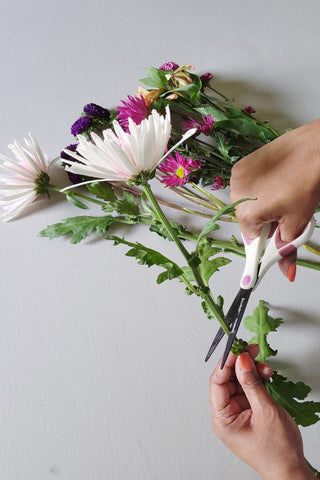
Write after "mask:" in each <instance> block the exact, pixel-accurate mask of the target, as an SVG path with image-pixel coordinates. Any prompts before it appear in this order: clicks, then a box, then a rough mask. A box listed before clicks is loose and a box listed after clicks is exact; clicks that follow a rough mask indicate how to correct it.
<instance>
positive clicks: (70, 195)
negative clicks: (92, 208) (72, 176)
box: [66, 192, 89, 210]
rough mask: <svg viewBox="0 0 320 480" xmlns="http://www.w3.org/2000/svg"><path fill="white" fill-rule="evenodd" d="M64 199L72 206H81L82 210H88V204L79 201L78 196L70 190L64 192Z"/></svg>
mask: <svg viewBox="0 0 320 480" xmlns="http://www.w3.org/2000/svg"><path fill="white" fill-rule="evenodd" d="M66 199H67V200H68V202H69V203H71V205H73V206H74V207H77V208H82V210H88V208H89V207H88V205H86V204H85V203H83V202H81V201H80V200H79V199H78V198H76V197H75V196H74V194H73V193H72V192H70V193H67V194H66Z"/></svg>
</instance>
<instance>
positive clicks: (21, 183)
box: [0, 133, 52, 221]
mask: <svg viewBox="0 0 320 480" xmlns="http://www.w3.org/2000/svg"><path fill="white" fill-rule="evenodd" d="M25 143H26V147H24V146H22V145H20V144H19V143H18V142H16V141H15V142H14V143H12V144H10V145H9V149H10V150H11V151H12V153H13V154H14V156H15V157H16V158H15V159H14V160H12V159H11V158H9V157H6V156H4V155H0V158H1V159H2V160H3V163H2V165H1V166H0V168H1V170H2V172H4V175H3V176H1V184H0V204H1V205H2V206H3V209H4V213H3V215H2V216H3V217H4V221H8V220H11V219H12V218H14V217H16V216H17V215H19V214H20V213H21V212H22V211H23V210H25V208H26V207H27V206H28V205H30V203H32V202H33V201H34V200H35V199H36V198H37V197H38V196H39V195H41V194H45V193H47V192H48V186H49V182H50V177H49V175H48V172H49V170H50V166H51V163H52V162H48V159H47V157H46V155H44V154H43V153H42V152H41V149H40V147H39V144H38V142H37V140H36V139H35V137H34V136H33V135H31V133H29V139H25Z"/></svg>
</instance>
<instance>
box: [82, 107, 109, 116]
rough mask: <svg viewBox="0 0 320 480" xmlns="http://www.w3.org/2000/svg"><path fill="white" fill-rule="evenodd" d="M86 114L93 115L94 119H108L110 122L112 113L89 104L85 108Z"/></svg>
mask: <svg viewBox="0 0 320 480" xmlns="http://www.w3.org/2000/svg"><path fill="white" fill-rule="evenodd" d="M83 111H84V113H86V114H87V115H91V116H92V117H99V118H106V119H107V120H109V118H110V112H109V110H107V109H106V108H103V107H100V105H97V104H95V103H88V104H87V105H85V106H84V107H83Z"/></svg>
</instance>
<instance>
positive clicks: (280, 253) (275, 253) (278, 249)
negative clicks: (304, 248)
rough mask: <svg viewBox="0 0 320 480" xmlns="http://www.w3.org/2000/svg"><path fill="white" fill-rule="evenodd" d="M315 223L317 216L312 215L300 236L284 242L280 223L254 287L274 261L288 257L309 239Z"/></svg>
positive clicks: (263, 259)
mask: <svg viewBox="0 0 320 480" xmlns="http://www.w3.org/2000/svg"><path fill="white" fill-rule="evenodd" d="M315 224H316V221H315V218H314V217H312V218H311V220H310V222H309V223H308V224H307V226H306V227H305V229H304V230H303V232H302V233H301V235H299V237H297V238H295V239H294V240H292V242H284V241H283V240H282V239H281V236H280V226H279V225H278V226H277V228H276V230H275V232H274V234H273V235H272V237H271V239H270V241H269V243H268V246H267V248H266V250H265V252H264V255H263V257H262V260H261V262H260V268H259V272H258V278H257V281H256V284H255V285H254V288H255V287H256V286H257V285H258V283H259V282H260V280H261V278H262V277H263V276H264V274H265V273H266V272H267V270H269V268H270V267H271V266H272V265H273V264H274V263H276V262H278V261H279V260H281V259H282V258H285V257H287V256H288V255H290V254H291V253H294V252H296V251H297V249H298V248H299V247H301V245H303V244H304V243H305V242H307V241H308V240H309V238H310V237H311V235H312V233H313V230H314V227H315Z"/></svg>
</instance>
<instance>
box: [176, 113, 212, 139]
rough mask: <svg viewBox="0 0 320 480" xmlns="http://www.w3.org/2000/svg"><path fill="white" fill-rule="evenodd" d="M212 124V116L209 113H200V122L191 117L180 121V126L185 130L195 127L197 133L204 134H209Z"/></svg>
mask: <svg viewBox="0 0 320 480" xmlns="http://www.w3.org/2000/svg"><path fill="white" fill-rule="evenodd" d="M213 125H214V118H213V117H212V116H211V115H207V116H205V115H202V118H201V122H198V121H197V120H195V119H194V118H192V117H189V118H188V120H187V121H186V122H182V126H183V128H184V130H185V131H187V130H189V129H190V128H196V129H197V130H198V132H199V133H204V134H205V135H209V133H210V130H211V129H212V127H213Z"/></svg>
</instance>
